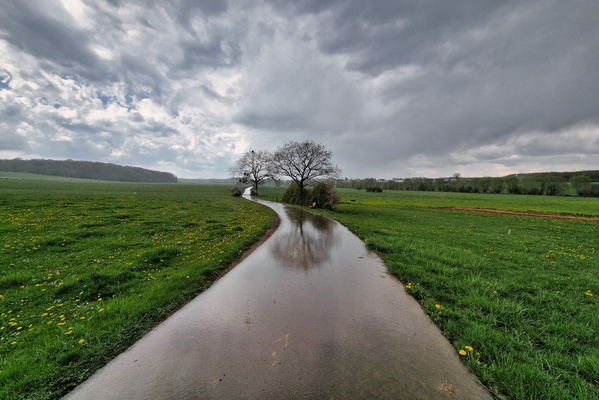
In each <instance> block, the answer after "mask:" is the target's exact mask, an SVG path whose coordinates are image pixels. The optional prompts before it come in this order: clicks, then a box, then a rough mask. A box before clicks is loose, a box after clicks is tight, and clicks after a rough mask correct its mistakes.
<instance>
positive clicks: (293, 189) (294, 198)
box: [281, 182, 310, 206]
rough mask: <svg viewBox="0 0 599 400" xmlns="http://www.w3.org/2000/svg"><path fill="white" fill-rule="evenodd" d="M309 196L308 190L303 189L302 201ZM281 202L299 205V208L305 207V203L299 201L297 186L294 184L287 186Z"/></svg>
mask: <svg viewBox="0 0 599 400" xmlns="http://www.w3.org/2000/svg"><path fill="white" fill-rule="evenodd" d="M309 194H310V191H309V190H308V189H306V188H304V199H307V198H308V196H309ZM281 200H283V202H284V203H289V204H297V205H301V206H305V205H307V204H305V201H303V202H302V201H301V196H300V188H299V186H298V185H297V183H295V182H293V183H291V185H289V187H288V188H287V189H286V190H285V192H284V193H283V197H282V199H281ZM302 203H303V204H302Z"/></svg>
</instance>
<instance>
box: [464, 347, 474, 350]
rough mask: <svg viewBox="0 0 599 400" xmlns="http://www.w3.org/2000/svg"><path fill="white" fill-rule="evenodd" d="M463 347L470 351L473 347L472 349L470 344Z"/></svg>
mask: <svg viewBox="0 0 599 400" xmlns="http://www.w3.org/2000/svg"><path fill="white" fill-rule="evenodd" d="M464 348H465V349H466V350H468V351H472V350H474V349H473V348H472V347H470V346H464Z"/></svg>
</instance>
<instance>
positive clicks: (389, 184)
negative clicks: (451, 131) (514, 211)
mask: <svg viewBox="0 0 599 400" xmlns="http://www.w3.org/2000/svg"><path fill="white" fill-rule="evenodd" d="M336 185H337V187H338V188H353V189H357V190H362V189H364V190H366V191H369V192H380V191H383V190H413V191H437V192H461V193H509V194H531V195H547V196H566V195H579V196H585V197H599V171H580V172H563V173H561V172H551V173H539V174H524V175H518V176H516V175H510V176H505V177H497V178H490V177H484V178H463V177H461V176H460V175H459V174H455V175H454V176H452V177H450V178H436V179H432V178H406V179H394V180H377V179H375V178H366V179H344V180H337V181H336Z"/></svg>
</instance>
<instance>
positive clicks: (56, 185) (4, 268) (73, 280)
mask: <svg viewBox="0 0 599 400" xmlns="http://www.w3.org/2000/svg"><path fill="white" fill-rule="evenodd" d="M229 189H230V186H228V185H198V184H132V183H110V182H97V181H87V180H76V179H59V178H52V177H40V176H36V175H30V174H8V173H0V216H1V218H0V398H1V399H55V398H59V397H61V396H62V395H64V394H65V393H66V392H67V391H69V390H70V389H72V388H73V387H74V386H76V385H77V384H78V383H80V382H82V381H83V380H84V379H85V378H87V377H88V376H89V375H90V374H91V373H93V372H94V371H95V370H97V369H98V368H99V367H101V366H102V365H104V364H105V363H106V362H108V361H109V360H110V359H112V358H114V357H115V356H116V355H118V354H119V353H120V352H122V351H123V350H125V349H126V348H127V347H129V346H130V345H131V344H132V343H134V342H135V341H136V340H137V339H139V338H140V337H141V336H143V334H145V333H146V332H148V331H149V330H150V329H151V328H152V327H153V326H155V325H156V324H157V323H159V322H160V321H162V320H164V319H165V318H166V317H167V316H168V315H169V314H171V313H172V312H174V311H175V310H176V309H178V308H180V307H181V306H182V305H183V304H184V303H185V302H187V301H188V300H190V299H191V298H193V297H195V296H196V295H197V294H198V293H200V292H202V291H203V290H205V289H206V288H207V287H208V286H209V285H210V283H211V282H212V281H213V280H214V279H215V278H216V277H217V276H218V274H219V272H220V271H222V270H223V269H225V268H227V267H228V266H229V265H230V264H231V263H232V262H234V261H235V260H237V259H238V258H239V257H240V255H241V254H242V253H243V251H244V250H246V249H247V248H248V247H250V246H251V245H252V244H253V243H255V242H256V241H257V240H259V239H260V238H261V237H262V235H263V234H264V232H265V231H266V229H267V228H268V226H270V224H271V222H272V221H273V219H274V213H273V212H272V211H270V210H269V209H266V208H265V207H261V206H259V205H257V204H255V203H252V202H248V201H246V200H244V199H242V198H233V197H231V195H230V192H229Z"/></svg>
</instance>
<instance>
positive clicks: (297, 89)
mask: <svg viewBox="0 0 599 400" xmlns="http://www.w3.org/2000/svg"><path fill="white" fill-rule="evenodd" d="M598 15H599V5H598V4H597V2H596V1H594V0H588V1H579V2H577V3H576V5H575V6H574V5H572V3H570V2H566V1H557V0H556V1H552V0H543V1H540V0H538V1H535V0H528V1H507V2H494V1H489V2H487V1H478V0H469V1H455V2H442V3H439V2H413V1H407V0H406V1H399V0H398V1H389V2H386V1H385V2H383V1H381V2H378V1H377V2H364V1H358V0H356V1H341V0H329V1H323V0H314V1H303V2H292V1H290V0H285V1H284V0H263V1H247V2H246V1H244V2H232V1H230V2H226V1H219V0H204V1H200V2H197V1H192V0H178V1H169V2H163V1H158V0H155V1H147V0H144V1H141V0H139V1H137V2H136V1H120V0H106V1H101V0H98V1H94V2H84V1H80V0H61V1H59V0H48V1H44V2H42V3H35V4H33V3H31V2H23V1H19V0H8V1H7V2H5V4H4V5H3V7H2V8H1V9H0V158H13V157H22V158H56V159H66V158H72V159H85V160H92V161H104V162H114V163H119V164H125V165H136V166H142V167H147V168H153V169H158V170H163V171H170V172H174V173H175V174H177V175H178V176H180V177H189V178H192V177H203V178H208V177H226V176H227V170H228V168H229V166H230V165H232V163H233V162H234V161H235V160H236V159H237V158H238V157H239V156H240V155H241V154H242V153H243V152H245V151H248V150H249V149H251V148H253V149H260V150H274V149H276V147H278V146H279V145H281V144H283V143H284V142H286V141H288V140H306V139H311V140H314V141H317V142H320V143H323V144H324V145H325V146H326V147H327V148H328V149H330V150H332V151H333V152H334V153H335V161H336V162H337V163H338V164H339V166H340V167H341V169H342V170H343V171H344V175H346V176H349V177H368V176H374V177H381V178H391V177H408V176H429V177H437V176H449V175H452V174H453V173H455V172H459V173H461V174H462V175H464V176H475V175H476V176H482V175H487V176H490V175H503V174H508V173H513V172H529V171H549V170H572V169H597V168H599V92H597V87H599V69H598V68H597V65H599V45H598V43H599V30H597V29H596V23H597V16H598Z"/></svg>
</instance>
